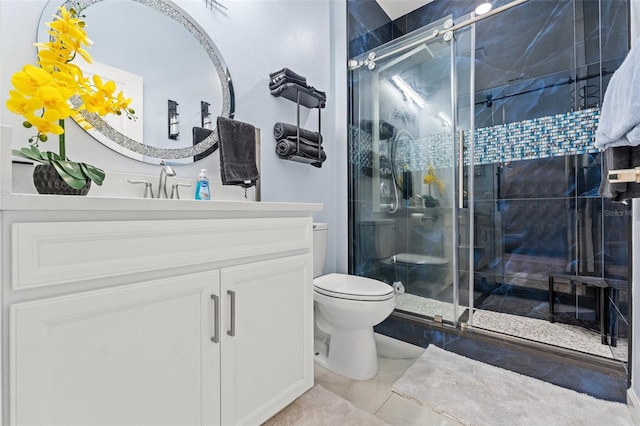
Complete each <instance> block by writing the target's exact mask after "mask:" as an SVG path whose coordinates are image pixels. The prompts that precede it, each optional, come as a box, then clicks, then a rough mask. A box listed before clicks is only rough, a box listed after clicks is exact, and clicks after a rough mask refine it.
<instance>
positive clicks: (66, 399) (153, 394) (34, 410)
mask: <svg viewBox="0 0 640 426" xmlns="http://www.w3.org/2000/svg"><path fill="white" fill-rule="evenodd" d="M218 291H219V272H218V271H213V272H207V273H200V274H193V275H186V276H180V277H176V278H171V279H164V280H158V281H153V282H147V283H143V284H136V285H131V286H125V287H118V288H112V289H107V290H99V291H95V292H87V293H81V294H77V295H70V296H64V297H58V298H52V299H46V300H41V301H38V302H29V303H23V304H16V305H13V306H12V307H11V366H12V370H11V407H12V410H11V420H12V423H14V424H51V425H53V424H58V425H91V424H103V425H115V424H118V425H125V424H130V425H163V424H164V425H176V424H180V425H186V424H217V423H219V421H220V412H219V404H218V403H217V402H216V401H219V397H220V389H219V359H220V358H219V356H220V353H219V344H215V343H213V342H212V341H211V336H212V333H213V303H212V300H211V294H213V293H216V294H217V293H218Z"/></svg>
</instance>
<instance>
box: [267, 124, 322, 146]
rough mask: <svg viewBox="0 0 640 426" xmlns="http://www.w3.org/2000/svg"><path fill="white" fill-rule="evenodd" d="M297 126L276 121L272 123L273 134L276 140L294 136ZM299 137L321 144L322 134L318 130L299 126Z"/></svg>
mask: <svg viewBox="0 0 640 426" xmlns="http://www.w3.org/2000/svg"><path fill="white" fill-rule="evenodd" d="M296 129H297V127H296V126H294V125H293V124H288V123H276V124H274V125H273V136H274V137H275V138H276V140H280V139H285V138H287V137H289V136H293V137H295V136H296ZM300 137H302V138H305V139H306V140H309V141H311V142H315V143H317V144H322V135H321V134H320V133H318V132H312V131H311V130H307V129H303V128H300Z"/></svg>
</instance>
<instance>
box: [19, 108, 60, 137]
mask: <svg viewBox="0 0 640 426" xmlns="http://www.w3.org/2000/svg"><path fill="white" fill-rule="evenodd" d="M59 119H60V116H59V115H58V112H57V111H55V110H46V111H45V112H44V115H43V116H42V117H38V116H35V115H28V116H27V121H29V123H31V124H32V125H34V126H35V127H36V128H37V129H38V133H43V134H46V133H51V134H54V135H61V134H63V133H64V129H63V128H62V126H60V125H59V124H58V120H59Z"/></svg>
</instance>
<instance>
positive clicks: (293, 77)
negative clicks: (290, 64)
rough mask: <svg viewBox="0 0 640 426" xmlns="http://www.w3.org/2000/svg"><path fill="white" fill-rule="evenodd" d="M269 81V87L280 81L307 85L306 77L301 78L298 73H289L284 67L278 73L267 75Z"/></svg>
mask: <svg viewBox="0 0 640 426" xmlns="http://www.w3.org/2000/svg"><path fill="white" fill-rule="evenodd" d="M269 79H270V81H269V85H271V84H277V83H279V82H280V81H282V80H288V81H291V82H295V83H298V84H301V85H303V86H306V85H307V78H306V77H304V76H302V75H300V74H298V73H296V72H294V71H291V70H290V69H289V68H286V67H285V68H282V69H281V70H279V71H276V72H272V73H269Z"/></svg>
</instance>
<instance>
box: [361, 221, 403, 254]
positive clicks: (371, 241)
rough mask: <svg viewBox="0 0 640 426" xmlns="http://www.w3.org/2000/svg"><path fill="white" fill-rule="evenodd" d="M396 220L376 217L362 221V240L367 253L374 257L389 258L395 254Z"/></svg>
mask: <svg viewBox="0 0 640 426" xmlns="http://www.w3.org/2000/svg"><path fill="white" fill-rule="evenodd" d="M394 225H395V221H394V220H393V219H374V220H364V221H362V222H360V237H359V239H360V241H361V242H362V244H363V247H365V251H366V252H367V253H366V255H367V256H369V257H371V258H373V259H388V258H389V257H391V256H393V255H394V254H395V247H394V241H395V234H394Z"/></svg>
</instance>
